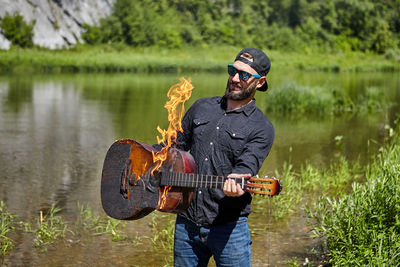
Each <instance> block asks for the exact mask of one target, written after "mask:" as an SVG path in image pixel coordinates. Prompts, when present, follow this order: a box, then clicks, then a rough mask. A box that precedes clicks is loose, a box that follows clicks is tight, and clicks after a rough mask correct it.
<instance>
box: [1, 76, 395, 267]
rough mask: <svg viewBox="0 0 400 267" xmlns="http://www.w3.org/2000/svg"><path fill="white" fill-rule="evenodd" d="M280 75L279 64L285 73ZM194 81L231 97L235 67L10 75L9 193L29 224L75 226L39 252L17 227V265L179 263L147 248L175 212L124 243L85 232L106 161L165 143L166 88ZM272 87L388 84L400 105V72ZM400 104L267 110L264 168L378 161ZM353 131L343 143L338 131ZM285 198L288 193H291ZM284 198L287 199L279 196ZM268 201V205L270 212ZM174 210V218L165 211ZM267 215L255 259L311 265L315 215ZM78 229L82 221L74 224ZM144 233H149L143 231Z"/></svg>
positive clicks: (4, 187) (6, 119) (137, 227)
mask: <svg viewBox="0 0 400 267" xmlns="http://www.w3.org/2000/svg"><path fill="white" fill-rule="evenodd" d="M274 71H275V70H274ZM182 76H183V77H186V78H187V77H191V79H192V84H193V85H194V87H195V88H194V89H193V93H192V97H191V99H190V100H189V101H188V102H187V103H186V105H185V107H186V108H188V107H190V105H191V104H192V103H193V102H194V101H195V100H196V99H198V98H199V97H207V96H215V95H222V94H223V92H224V90H225V86H226V80H227V75H225V74H206V73H195V74H165V75H155V74H140V73H138V74H128V73H126V74H48V75H33V74H25V75H24V74H18V75H17V74H8V75H4V74H3V75H1V76H0V170H1V173H0V200H2V201H4V202H5V204H6V207H7V209H8V210H9V211H10V212H12V213H14V214H16V215H17V216H18V217H17V219H16V220H17V221H25V222H30V223H32V224H33V225H34V224H35V220H37V218H38V216H39V212H40V211H41V210H48V209H49V208H50V207H51V206H52V205H53V204H57V206H58V207H60V208H61V209H62V211H61V212H60V213H59V215H61V216H62V218H63V219H64V220H65V221H66V222H67V224H68V227H69V228H71V229H74V231H73V232H74V233H68V234H67V238H65V240H62V241H57V242H56V243H54V244H52V245H49V246H46V249H45V250H43V249H37V248H35V247H34V245H33V239H34V237H33V235H32V234H30V233H25V232H24V231H22V230H21V229H19V228H18V229H16V231H14V232H13V234H12V235H11V238H12V240H13V243H14V249H13V250H12V251H11V252H10V253H9V254H8V255H6V257H5V258H4V262H3V263H4V264H5V265H9V266H16V265H17V266H21V265H29V266H39V265H40V266H60V265H63V266H75V265H91V266H110V265H120V266H162V265H164V264H166V263H168V260H170V258H169V257H170V253H169V252H168V251H167V250H162V249H154V248H153V247H152V246H151V244H149V242H147V241H146V238H142V241H141V244H140V245H137V244H135V242H136V241H137V240H136V239H135V240H136V241H135V242H133V241H132V240H133V239H134V238H135V237H138V236H143V237H149V236H152V235H153V233H152V232H151V227H150V226H149V225H150V224H151V220H154V218H155V219H159V225H161V226H162V224H163V223H167V219H168V218H171V216H173V215H170V216H166V217H165V216H159V217H154V216H147V217H145V218H143V219H141V220H138V221H131V222H127V223H126V227H125V228H124V231H125V232H126V234H127V235H128V236H129V237H130V239H129V240H130V241H126V240H125V241H119V242H112V241H111V238H110V236H108V235H99V236H93V235H90V234H85V233H84V232H83V231H81V229H75V228H76V221H77V220H78V217H79V215H80V213H79V208H78V203H80V204H81V205H88V206H90V207H91V208H92V209H93V212H94V213H95V214H97V215H99V216H101V217H105V214H104V212H103V210H102V207H101V202H100V178H101V170H102V164H103V160H104V157H105V154H106V152H107V149H108V148H109V146H110V145H111V144H112V143H113V142H114V140H116V139H120V138H131V139H135V140H139V141H142V142H145V143H149V144H153V143H156V141H157V139H156V136H157V135H159V133H158V132H157V126H160V127H161V128H163V129H166V128H167V127H168V121H167V111H166V110H165V109H164V108H163V105H164V103H165V102H166V101H167V100H168V99H167V96H166V93H167V91H168V89H169V88H170V86H172V85H173V84H176V83H177V82H178V81H179V78H180V77H182ZM269 79H270V80H269V84H270V89H269V90H279V87H280V86H282V85H283V84H285V83H288V82H295V83H297V84H299V85H307V86H321V87H326V86H328V87H332V88H339V89H340V90H344V91H345V92H347V93H348V94H349V95H352V96H356V95H357V94H360V93H362V92H363V91H364V90H365V89H366V88H367V87H377V88H378V89H380V90H383V91H384V97H385V98H387V99H388V100H390V101H391V102H392V103H399V100H400V78H399V75H398V74H397V73H321V72H301V71H278V70H276V71H275V73H274V72H272V73H271V74H270V78H269ZM266 98H268V92H267V93H262V92H258V93H257V94H256V103H257V105H258V106H259V107H260V108H261V110H263V111H265V110H266V103H265V102H266V101H265V99H266ZM398 112H399V107H398V105H397V106H396V105H394V106H391V107H388V108H385V109H384V110H383V111H380V112H374V113H369V114H368V113H361V114H343V115H340V116H333V115H330V114H328V115H313V116H306V115H303V116H293V115H292V116H288V115H286V116H284V115H282V114H266V116H267V117H268V118H269V119H270V121H271V122H272V123H273V124H274V127H275V130H276V140H275V143H274V145H273V147H272V150H271V152H270V155H269V156H268V158H267V160H266V161H265V162H264V164H263V167H262V168H261V170H260V175H273V174H274V173H275V170H281V169H282V166H283V164H284V163H285V162H290V163H291V164H293V166H294V168H295V169H299V168H301V166H302V164H305V163H306V162H309V163H311V164H313V165H314V166H318V167H319V166H320V167H326V166H329V165H330V164H331V163H332V162H334V161H335V160H337V159H338V158H339V156H342V155H344V156H345V157H346V158H347V159H348V160H350V161H356V160H358V161H359V162H361V164H367V163H368V162H369V161H370V160H371V159H372V158H373V157H374V155H375V154H376V153H377V151H378V150H379V148H380V147H381V144H382V142H383V140H384V138H385V136H387V127H388V126H391V125H393V121H394V120H395V118H396V114H398ZM337 136H342V139H341V141H340V142H341V144H338V141H337V140H335V137H337ZM283 193H284V191H283ZM278 197H279V196H278ZM266 208H268V207H266ZM164 217H165V218H164ZM252 220H253V221H257V222H260V221H265V225H266V227H267V231H260V232H257V231H255V232H254V233H253V235H252V238H253V241H254V242H253V245H252V248H253V255H252V261H253V265H254V266H285V265H286V264H287V262H288V261H290V260H291V259H292V258H293V257H297V259H301V260H303V261H304V258H305V257H311V256H310V255H311V252H310V250H311V249H312V248H315V247H317V246H318V244H316V242H315V241H314V240H312V239H311V238H310V232H309V228H308V227H307V225H306V219H305V218H304V214H303V212H301V211H300V212H299V213H297V214H296V215H294V216H291V217H290V218H287V219H286V220H285V222H284V223H271V222H270V221H269V218H268V217H262V218H252V216H251V215H250V222H251V221H252ZM74 227H75V228H74ZM139 239H140V238H139Z"/></svg>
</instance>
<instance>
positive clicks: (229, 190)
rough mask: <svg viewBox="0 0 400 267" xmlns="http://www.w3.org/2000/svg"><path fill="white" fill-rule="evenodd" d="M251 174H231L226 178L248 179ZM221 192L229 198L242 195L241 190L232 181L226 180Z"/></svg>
mask: <svg viewBox="0 0 400 267" xmlns="http://www.w3.org/2000/svg"><path fill="white" fill-rule="evenodd" d="M250 177H251V174H249V173H247V174H238V173H231V174H229V175H228V178H250ZM223 191H224V193H225V195H227V196H229V197H240V196H241V195H243V194H244V191H243V189H242V188H241V187H240V185H238V184H237V183H236V182H235V180H234V179H227V180H226V181H225V183H224V188H223Z"/></svg>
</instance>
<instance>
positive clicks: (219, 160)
mask: <svg viewBox="0 0 400 267" xmlns="http://www.w3.org/2000/svg"><path fill="white" fill-rule="evenodd" d="M182 128H183V133H180V132H179V133H178V138H177V144H178V148H180V149H182V150H186V151H190V153H191V154H192V155H193V157H194V160H195V162H196V172H197V173H200V174H212V175H218V176H226V175H228V174H230V173H239V174H246V173H250V174H251V175H256V174H257V172H258V171H259V169H260V168H261V165H262V163H263V162H264V160H265V158H266V157H267V155H268V153H269V151H270V149H271V146H272V143H273V140H274V137H275V132H274V128H273V126H272V124H271V123H270V122H269V120H268V119H267V118H266V117H265V116H264V114H263V113H262V112H261V110H260V109H258V107H257V106H256V104H255V100H253V101H251V102H250V103H249V104H247V105H246V106H244V107H242V108H240V109H236V110H233V111H230V112H227V111H226V98H225V97H212V98H202V99H199V100H197V101H196V102H195V103H194V104H193V105H192V106H191V107H190V108H189V110H188V111H187V112H186V114H185V116H184V118H183V120H182ZM250 202H251V195H250V194H249V193H247V192H246V193H245V194H244V195H243V196H241V197H228V196H226V195H225V194H224V193H223V191H222V190H221V189H205V188H199V189H196V190H195V193H194V198H193V201H192V203H191V205H190V207H189V208H188V209H187V210H186V211H185V212H183V213H181V214H180V216H183V217H185V218H186V219H189V220H191V221H192V222H194V223H196V224H197V225H199V226H209V225H218V224H224V223H228V222H232V221H235V220H236V219H237V218H238V217H239V216H247V215H249V213H250Z"/></svg>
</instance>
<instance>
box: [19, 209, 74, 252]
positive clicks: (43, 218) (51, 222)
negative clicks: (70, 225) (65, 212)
mask: <svg viewBox="0 0 400 267" xmlns="http://www.w3.org/2000/svg"><path fill="white" fill-rule="evenodd" d="M60 211H61V209H60V208H57V207H56V206H55V205H53V206H52V207H51V208H50V210H48V212H47V213H44V212H43V211H40V213H39V218H38V219H37V228H36V229H32V226H31V224H29V223H26V222H21V224H23V225H24V226H25V231H26V232H28V233H33V234H34V235H35V240H34V242H35V246H36V247H41V246H43V245H49V244H52V243H53V242H54V241H55V240H57V239H60V238H64V236H65V233H66V231H67V224H66V222H64V221H63V219H62V218H61V216H58V215H56V213H58V212H60Z"/></svg>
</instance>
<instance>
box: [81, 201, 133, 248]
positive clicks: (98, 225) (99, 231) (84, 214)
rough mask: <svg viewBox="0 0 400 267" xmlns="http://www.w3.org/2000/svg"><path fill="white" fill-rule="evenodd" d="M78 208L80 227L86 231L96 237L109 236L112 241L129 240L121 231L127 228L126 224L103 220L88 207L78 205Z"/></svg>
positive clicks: (110, 219) (108, 218)
mask: <svg viewBox="0 0 400 267" xmlns="http://www.w3.org/2000/svg"><path fill="white" fill-rule="evenodd" d="M78 208H79V214H80V217H79V221H78V225H82V226H83V229H84V230H85V231H89V232H92V233H93V234H94V235H103V234H109V235H111V236H112V238H111V240H112V241H122V240H126V239H127V238H128V236H127V235H126V234H124V233H123V232H122V230H121V228H122V227H125V226H126V224H125V223H122V222H121V221H119V220H116V219H113V218H110V217H107V219H102V218H100V216H98V215H95V214H94V213H93V210H92V209H91V208H90V207H89V206H88V205H86V206H82V205H80V204H79V203H78Z"/></svg>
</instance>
